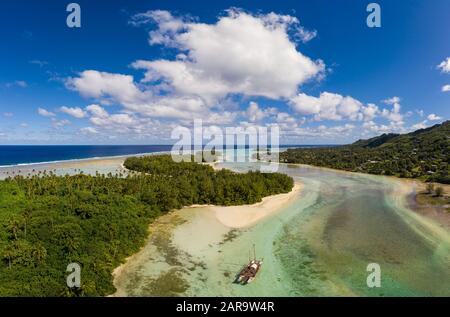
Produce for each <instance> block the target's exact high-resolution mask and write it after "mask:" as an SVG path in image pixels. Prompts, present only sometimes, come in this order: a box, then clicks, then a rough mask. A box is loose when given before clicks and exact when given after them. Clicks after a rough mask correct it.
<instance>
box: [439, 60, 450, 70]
mask: <svg viewBox="0 0 450 317" xmlns="http://www.w3.org/2000/svg"><path fill="white" fill-rule="evenodd" d="M437 67H438V68H439V69H440V70H441V72H443V73H450V57H447V58H446V59H445V60H443V61H442V62H441V63H440V64H439V65H438V66H437Z"/></svg>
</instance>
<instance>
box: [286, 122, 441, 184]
mask: <svg viewBox="0 0 450 317" xmlns="http://www.w3.org/2000/svg"><path fill="white" fill-rule="evenodd" d="M449 158H450V121H446V122H444V123H442V124H437V125H435V126H432V127H430V128H427V129H420V130H417V131H415V132H412V133H408V134H383V135H381V136H378V137H374V138H371V139H368V140H359V141H357V142H355V143H353V144H350V145H344V146H336V147H326V148H314V149H288V150H287V151H285V152H282V153H280V161H281V162H285V163H302V164H309V165H316V166H322V167H330V168H335V169H342V170H346V171H352V172H364V173H370V174H379V175H393V176H398V177H408V178H419V179H421V180H424V181H432V182H439V183H445V184H450V176H449V171H450V165H449Z"/></svg>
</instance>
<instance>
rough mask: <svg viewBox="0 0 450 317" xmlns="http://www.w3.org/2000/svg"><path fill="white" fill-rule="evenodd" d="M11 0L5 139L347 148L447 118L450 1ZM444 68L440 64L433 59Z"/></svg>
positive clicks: (0, 22) (2, 88)
mask: <svg viewBox="0 0 450 317" xmlns="http://www.w3.org/2000/svg"><path fill="white" fill-rule="evenodd" d="M370 2H371V1H360V0H358V1H356V0H355V1H350V0H348V1H329V0H327V1H325V0H323V1H301V0H295V1H214V2H213V3H212V1H208V2H203V1H130V0H128V1H92V0H90V1H81V0H80V1H78V2H77V3H79V4H80V6H81V28H68V27H67V25H66V17H67V15H68V13H67V12H66V10H65V9H66V6H67V4H68V3H69V1H51V0H45V1H20V0H19V1H14V2H13V1H10V2H6V1H5V2H3V3H2V10H1V11H0V27H1V28H0V39H1V42H2V49H1V50H0V69H1V73H0V143H1V144H151V143H171V142H173V140H171V139H170V134H171V131H172V130H173V129H174V127H176V126H178V125H182V126H187V127H189V126H190V125H192V122H193V120H194V119H203V122H204V126H206V127H210V128H211V129H213V128H217V127H219V128H220V127H225V126H244V127H247V126H250V125H257V126H270V125H272V124H278V125H279V127H280V129H281V131H282V139H281V141H282V143H291V144H320V143H324V144H332V143H337V144H338V143H347V142H352V141H354V140H356V139H359V138H366V137H370V136H374V135H378V134H381V133H384V132H400V133H402V132H408V131H411V130H414V129H417V128H421V127H426V126H430V125H433V124H436V123H439V122H442V121H443V120H447V119H448V117H449V115H450V110H449V102H450V91H446V90H450V86H446V85H450V59H448V58H449V57H450V41H449V36H448V34H449V32H450V2H449V1H447V0H432V1H419V0H410V1H377V3H378V4H380V6H381V23H382V26H381V28H369V27H367V25H366V17H367V15H368V12H366V6H367V4H368V3H370ZM439 65H440V66H439Z"/></svg>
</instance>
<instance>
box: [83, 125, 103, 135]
mask: <svg viewBox="0 0 450 317" xmlns="http://www.w3.org/2000/svg"><path fill="white" fill-rule="evenodd" d="M80 132H81V133H82V134H97V133H99V132H98V131H97V129H96V128H93V127H84V128H81V129H80Z"/></svg>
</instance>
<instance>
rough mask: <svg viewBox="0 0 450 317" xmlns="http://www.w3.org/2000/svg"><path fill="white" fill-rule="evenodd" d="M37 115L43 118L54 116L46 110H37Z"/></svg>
mask: <svg viewBox="0 0 450 317" xmlns="http://www.w3.org/2000/svg"><path fill="white" fill-rule="evenodd" d="M38 114H39V115H40V116H43V117H54V116H55V114H54V113H53V112H51V111H48V110H47V109H44V108H38Z"/></svg>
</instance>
